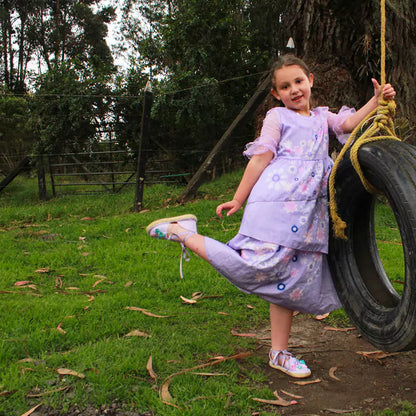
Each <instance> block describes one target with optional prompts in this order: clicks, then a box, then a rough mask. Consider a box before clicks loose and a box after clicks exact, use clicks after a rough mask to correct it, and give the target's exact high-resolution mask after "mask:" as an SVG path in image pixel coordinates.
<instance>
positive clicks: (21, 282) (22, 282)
mask: <svg viewBox="0 0 416 416" xmlns="http://www.w3.org/2000/svg"><path fill="white" fill-rule="evenodd" d="M30 283H32V282H31V281H30V280H22V281H20V282H16V283H15V284H14V286H26V285H28V284H30Z"/></svg>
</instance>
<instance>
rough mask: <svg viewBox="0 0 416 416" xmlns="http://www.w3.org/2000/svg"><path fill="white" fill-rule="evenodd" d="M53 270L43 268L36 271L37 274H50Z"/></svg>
mask: <svg viewBox="0 0 416 416" xmlns="http://www.w3.org/2000/svg"><path fill="white" fill-rule="evenodd" d="M50 272H51V269H50V268H49V267H41V268H40V269H37V270H35V273H50Z"/></svg>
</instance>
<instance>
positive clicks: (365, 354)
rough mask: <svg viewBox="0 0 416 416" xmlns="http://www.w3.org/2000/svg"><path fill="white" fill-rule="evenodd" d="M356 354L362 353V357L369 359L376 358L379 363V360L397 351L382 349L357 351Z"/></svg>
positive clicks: (395, 353)
mask: <svg viewBox="0 0 416 416" xmlns="http://www.w3.org/2000/svg"><path fill="white" fill-rule="evenodd" d="M357 354H360V355H362V356H363V357H364V358H368V359H370V360H376V361H378V362H379V363H381V360H382V359H384V358H387V357H392V356H394V355H397V354H399V353H398V352H390V353H387V352H384V351H357Z"/></svg>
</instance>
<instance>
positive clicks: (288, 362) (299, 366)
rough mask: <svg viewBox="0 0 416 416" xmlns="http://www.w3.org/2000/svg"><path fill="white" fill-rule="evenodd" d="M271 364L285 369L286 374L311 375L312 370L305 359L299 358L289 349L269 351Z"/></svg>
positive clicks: (296, 375)
mask: <svg viewBox="0 0 416 416" xmlns="http://www.w3.org/2000/svg"><path fill="white" fill-rule="evenodd" d="M269 357H270V361H269V365H270V367H272V368H276V369H277V370H280V371H283V372H284V373H285V374H288V375H289V376H292V377H296V378H305V377H309V376H310V375H311V370H309V368H308V367H307V365H306V364H305V361H303V360H300V361H299V360H298V359H297V358H295V357H294V356H293V355H292V354H291V353H290V352H289V351H287V350H283V351H273V350H270V353H269Z"/></svg>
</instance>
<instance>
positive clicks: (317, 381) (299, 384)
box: [289, 378, 322, 386]
mask: <svg viewBox="0 0 416 416" xmlns="http://www.w3.org/2000/svg"><path fill="white" fill-rule="evenodd" d="M321 382H322V380H321V379H320V378H317V379H315V380H310V381H291V380H289V383H293V384H297V385H298V386H307V385H308V384H315V383H321Z"/></svg>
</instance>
